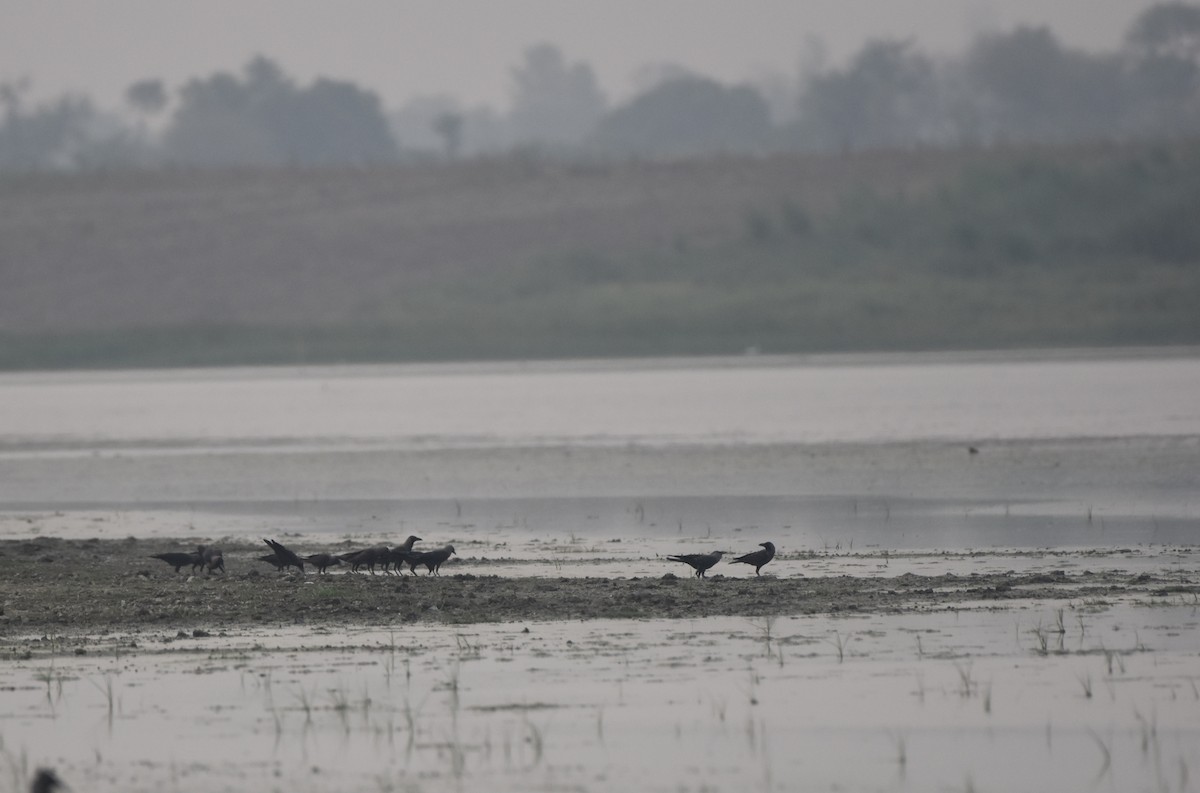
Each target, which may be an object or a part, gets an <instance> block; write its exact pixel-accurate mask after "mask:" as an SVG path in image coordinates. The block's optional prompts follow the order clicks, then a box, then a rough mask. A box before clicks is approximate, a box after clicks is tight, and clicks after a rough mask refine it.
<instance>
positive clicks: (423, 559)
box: [407, 545, 454, 575]
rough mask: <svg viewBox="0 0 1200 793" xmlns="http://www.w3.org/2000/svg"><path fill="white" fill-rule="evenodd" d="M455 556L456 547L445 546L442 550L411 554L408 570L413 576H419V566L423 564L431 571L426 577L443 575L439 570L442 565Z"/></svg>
mask: <svg viewBox="0 0 1200 793" xmlns="http://www.w3.org/2000/svg"><path fill="white" fill-rule="evenodd" d="M453 555H454V546H453V545H445V546H443V547H441V548H436V549H434V550H432V551H422V552H417V553H410V554H409V555H408V560H407V561H408V569H409V570H410V571H411V572H412V574H413V575H416V574H417V565H419V564H423V565H425V567H426V568H428V569H429V572H428V573H426V575H441V573H440V572H439V571H438V569H439V568H440V567H441V566H442V564H443V563H444V562H445V561H446V560H447V559H449V558H450V557H451V556H453Z"/></svg>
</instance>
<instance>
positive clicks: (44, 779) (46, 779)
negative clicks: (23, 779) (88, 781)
mask: <svg viewBox="0 0 1200 793" xmlns="http://www.w3.org/2000/svg"><path fill="white" fill-rule="evenodd" d="M180 567H183V565H180ZM61 787H65V785H63V782H62V780H61V779H59V778H58V775H57V774H55V773H54V770H53V769H51V768H39V769H38V770H37V773H36V774H34V775H33V781H32V782H30V783H29V793H53V791H55V790H58V789H59V788H61Z"/></svg>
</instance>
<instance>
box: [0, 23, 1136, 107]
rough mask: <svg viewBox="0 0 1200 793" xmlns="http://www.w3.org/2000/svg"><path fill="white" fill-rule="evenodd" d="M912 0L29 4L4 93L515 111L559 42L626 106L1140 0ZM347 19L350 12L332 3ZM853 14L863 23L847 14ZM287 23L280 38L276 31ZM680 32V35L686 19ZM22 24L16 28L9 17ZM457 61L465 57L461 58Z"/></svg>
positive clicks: (1066, 37) (7, 43) (945, 50)
mask: <svg viewBox="0 0 1200 793" xmlns="http://www.w3.org/2000/svg"><path fill="white" fill-rule="evenodd" d="M946 5H947V4H946V3H943V2H938V0H907V1H906V2H902V3H887V4H879V5H877V6H876V7H873V8H872V9H871V11H870V13H862V8H863V7H862V5H861V4H859V5H856V6H855V10H854V11H851V12H846V11H845V10H843V9H841V8H840V4H832V3H806V4H804V8H803V9H798V8H796V7H795V5H794V4H790V3H780V2H764V3H759V4H756V5H755V6H752V7H750V8H746V7H744V6H734V5H732V4H726V3H719V2H718V3H701V4H696V3H688V4H686V6H687V8H686V14H685V13H683V11H684V9H683V7H681V6H680V5H679V3H674V2H666V3H657V4H655V6H654V7H653V8H651V9H645V8H644V7H643V6H640V5H639V6H638V7H637V8H638V11H639V14H638V16H637V17H636V19H637V20H638V24H637V25H630V24H628V20H629V19H630V18H634V16H633V14H632V9H624V10H622V8H621V7H620V6H619V5H618V6H614V5H613V4H605V6H604V7H603V8H604V10H600V9H598V8H587V7H584V8H572V9H570V10H569V11H565V10H563V9H561V8H559V7H558V6H556V5H555V4H554V3H546V2H544V0H526V1H525V2H521V3H515V4H514V3H509V4H505V6H504V9H505V10H506V11H507V13H500V12H498V11H497V10H495V9H492V8H491V7H490V6H489V5H486V4H485V5H481V6H474V7H472V8H471V9H470V11H469V12H468V13H467V15H466V16H467V18H469V19H470V20H472V22H475V23H479V22H486V23H487V24H485V25H483V28H484V30H485V32H484V33H482V34H480V33H475V32H473V31H472V30H470V29H468V28H469V27H470V26H464V25H462V24H461V21H462V19H463V17H464V14H463V12H462V9H461V7H458V6H456V8H455V9H454V10H452V11H449V12H447V11H444V10H442V9H440V8H438V7H434V6H430V5H428V4H425V3H417V4H401V5H397V4H378V3H374V2H360V3H356V4H353V5H352V6H351V7H350V9H349V11H345V10H342V11H335V10H334V8H333V7H332V6H324V5H323V4H319V3H317V4H307V3H288V4H284V5H277V4H275V3H269V2H263V3H256V4H254V5H253V7H250V8H247V7H245V6H243V5H242V4H234V5H232V6H231V5H229V4H224V3H206V4H203V5H202V6H201V5H199V4H197V5H191V6H172V7H170V9H167V8H165V7H158V6H157V5H156V4H153V3H150V4H147V3H144V2H139V1H138V0H126V1H125V2H115V3H105V4H103V5H102V6H92V5H89V4H70V5H69V8H68V9H66V10H67V12H68V13H69V14H70V16H71V17H72V19H73V20H74V23H75V24H73V25H72V26H71V27H70V29H67V28H64V26H63V25H62V24H61V23H62V18H63V11H64V9H63V6H62V4H56V5H55V6H54V7H53V8H49V7H44V6H42V5H40V4H36V5H35V4H30V5H29V6H28V7H27V8H24V9H23V10H22V14H21V17H20V20H19V24H9V25H5V26H3V28H2V29H3V31H4V32H0V53H2V54H0V80H4V81H6V82H9V83H15V82H18V81H21V80H27V81H28V82H29V85H30V90H29V96H30V98H31V100H33V101H45V100H48V99H51V98H54V97H58V96H61V95H64V94H84V95H87V96H89V97H91V98H92V99H93V100H94V101H96V102H97V104H98V105H99V106H100V107H101V108H104V109H115V108H119V107H121V106H122V105H123V104H124V99H123V96H124V93H125V91H126V90H127V88H128V86H129V85H131V84H133V83H135V82H137V81H139V80H146V79H158V80H162V81H163V82H164V83H165V84H166V85H168V86H169V87H171V88H173V89H177V88H178V87H179V86H181V85H182V84H184V83H185V82H186V81H188V80H189V79H193V78H197V77H205V76H208V75H209V74H212V73H215V72H220V71H226V70H228V69H231V68H236V67H240V66H241V65H242V64H244V63H246V62H248V61H250V60H251V59H252V58H254V57H256V56H265V57H268V58H271V59H272V60H275V61H277V62H279V63H280V64H281V65H283V67H284V68H285V69H286V70H287V71H288V72H289V73H290V74H294V75H295V76H296V77H297V78H298V79H299V80H301V81H302V82H306V83H307V82H311V81H314V80H316V79H318V78H320V77H330V78H334V79H338V80H345V81H351V82H355V83H357V84H359V85H362V86H364V87H366V88H368V89H370V90H372V91H373V92H375V93H377V94H378V95H379V96H380V98H381V100H382V102H383V104H384V105H385V106H386V107H388V108H389V109H392V110H396V109H399V108H401V107H403V106H404V105H406V104H408V103H409V102H412V101H414V100H418V99H421V98H423V97H429V96H438V95H447V96H453V97H454V98H455V99H456V100H457V101H459V102H460V103H461V104H462V105H463V106H464V107H475V106H484V105H486V106H488V107H491V108H494V109H497V110H501V111H504V110H506V109H508V107H509V106H510V103H511V101H512V91H513V86H512V80H511V70H512V68H513V67H514V66H515V65H517V64H518V63H519V61H520V58H521V55H522V53H523V52H524V51H525V50H527V49H528V48H529V47H532V46H536V45H538V44H540V43H550V44H553V45H555V46H557V47H559V48H560V49H562V51H563V52H564V53H565V54H567V55H568V56H569V57H570V58H571V59H572V60H578V61H581V62H584V63H587V64H589V66H590V67H591V68H592V69H593V70H594V71H595V74H596V76H597V81H598V83H599V85H600V86H601V88H602V90H603V91H604V92H605V94H606V96H607V97H608V99H609V101H610V103H612V104H618V103H621V102H624V101H628V100H629V99H631V98H632V97H634V96H636V95H637V94H639V93H641V92H643V91H644V90H645V88H646V81H647V79H653V77H652V75H653V74H655V73H656V72H662V71H663V70H664V69H665V70H683V71H688V72H693V73H698V74H703V75H706V76H709V77H711V78H713V79H714V80H717V81H719V82H723V83H727V84H752V85H762V84H764V83H770V82H773V81H774V82H777V81H778V80H780V79H793V80H794V79H796V78H797V77H798V76H799V74H800V72H801V71H802V70H804V69H812V68H814V67H818V68H835V67H840V66H843V65H844V64H845V63H847V62H848V61H849V60H850V59H851V58H852V57H853V56H854V55H855V54H856V53H857V52H858V51H859V50H860V49H861V47H862V46H863V45H864V44H865V43H866V42H868V41H870V40H878V39H897V40H908V41H911V42H912V43H913V44H914V45H915V46H916V47H918V48H920V49H922V50H924V51H928V52H930V53H931V54H933V55H934V56H935V57H943V56H947V55H952V54H955V53H957V52H959V51H961V50H963V49H964V48H965V47H966V46H967V45H968V44H969V42H970V41H971V40H972V39H973V38H975V37H976V36H978V35H979V34H981V33H992V32H1003V31H1006V30H1011V29H1013V28H1015V27H1018V26H1021V25H1028V26H1032V27H1041V26H1046V27H1049V28H1050V29H1051V30H1053V31H1054V33H1055V35H1056V36H1057V37H1058V38H1059V39H1060V40H1061V41H1062V43H1063V45H1064V46H1066V47H1071V48H1079V49H1083V50H1086V51H1096V50H1103V49H1112V48H1113V47H1116V46H1117V45H1118V44H1119V43H1120V39H1121V36H1122V35H1123V34H1124V32H1125V30H1126V28H1127V27H1128V25H1129V23H1130V22H1131V21H1132V20H1133V19H1134V17H1135V16H1136V15H1137V14H1138V13H1140V12H1141V11H1143V10H1144V9H1145V8H1147V7H1150V6H1151V5H1154V3H1153V2H1149V1H1148V0H1121V1H1120V2H1109V3H1105V4H1104V5H1103V7H1100V8H1097V7H1096V4H1095V3H1090V2H1079V1H1078V0H1074V1H1073V2H1066V3H1055V4H1049V5H1050V7H1044V5H1045V4H1037V3H1025V2H1021V3H1004V4H998V3H990V2H984V1H983V0H976V1H975V2H965V3H952V4H950V6H951V8H949V9H947V8H946V7H945V6H946ZM338 8H339V9H345V6H339V7H338ZM856 12H857V13H856ZM281 19H285V20H286V21H287V23H288V24H287V25H286V26H280V25H279V21H280V20H281ZM684 19H686V20H687V24H686V25H681V24H679V22H680V21H681V20H684ZM14 21H15V20H14ZM464 54H465V55H466V56H467V57H464Z"/></svg>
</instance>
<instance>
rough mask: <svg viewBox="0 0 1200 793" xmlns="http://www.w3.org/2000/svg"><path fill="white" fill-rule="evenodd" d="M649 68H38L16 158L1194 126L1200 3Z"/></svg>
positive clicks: (813, 140) (832, 148)
mask: <svg viewBox="0 0 1200 793" xmlns="http://www.w3.org/2000/svg"><path fill="white" fill-rule="evenodd" d="M810 60H813V59H810ZM815 60H816V61H818V62H819V61H820V59H819V58H816V59H815ZM644 76H645V78H646V79H644V80H642V83H643V85H642V90H641V91H640V92H639V93H637V94H636V95H635V96H634V97H632V98H631V99H629V100H628V101H625V102H622V103H620V104H615V105H612V104H610V103H609V101H608V99H607V97H606V95H605V93H604V91H603V90H602V88H601V86H600V85H599V83H598V81H597V79H596V77H595V74H594V72H593V70H592V68H591V67H590V66H589V65H588V64H586V63H583V62H572V61H570V60H568V59H567V58H566V57H565V56H564V55H563V53H562V52H561V51H560V50H559V49H558V48H557V47H556V46H554V45H552V44H539V45H536V46H533V47H530V48H529V49H528V50H526V52H525V53H524V54H523V58H522V61H521V62H520V63H519V64H518V65H517V66H516V67H514V69H513V71H512V98H511V106H510V108H509V109H507V110H506V111H497V110H495V109H493V108H491V107H487V106H480V107H465V106H463V105H462V103H460V102H459V101H458V100H457V99H455V98H454V97H451V96H444V95H441V96H425V97H419V98H416V99H413V100H412V101H411V102H409V103H408V104H407V105H405V106H404V107H402V108H399V109H396V110H395V111H393V112H388V111H387V110H385V108H384V107H383V106H382V104H381V101H380V99H379V97H378V96H377V95H376V94H375V93H374V92H372V91H371V90H369V89H367V88H363V87H360V86H357V85H355V84H353V83H351V82H346V81H340V80H334V79H329V78H319V79H317V80H315V81H314V82H313V83H311V84H309V85H300V84H297V83H296V81H295V80H294V79H292V78H291V77H289V76H288V75H287V74H286V72H285V71H284V69H283V68H282V67H281V66H280V65H278V64H277V63H275V62H274V61H272V60H270V59H269V58H266V57H258V58H255V59H253V60H252V61H251V62H250V63H248V64H247V65H246V66H245V67H244V68H243V69H242V70H241V72H240V73H224V72H222V73H217V74H213V75H211V76H209V77H203V78H200V77H198V78H193V79H191V80H189V81H188V82H186V83H185V84H183V85H182V86H179V87H178V88H177V89H175V90H170V89H168V87H167V86H166V85H164V84H163V83H162V81H161V80H157V79H153V78H151V79H146V80H141V81H138V82H136V83H134V84H133V85H131V86H130V87H129V89H128V91H127V93H126V99H127V105H128V106H127V107H126V108H125V109H124V110H123V111H121V112H120V113H118V112H116V111H104V110H101V109H99V108H97V107H96V106H95V104H94V103H93V102H92V101H91V100H90V99H89V98H87V97H84V96H64V97H61V98H59V99H57V100H53V101H50V102H46V103H43V104H39V105H36V106H30V105H29V103H28V102H27V95H28V89H29V87H30V86H29V83H28V81H15V82H14V81H9V82H4V83H3V84H0V105H2V113H3V117H2V119H0V170H7V171H45V170H77V169H82V170H88V169H111V168H121V167H139V168H147V167H175V166H181V167H205V166H266V167H271V166H282V165H299V166H346V165H350V166H362V165H366V164H372V163H386V162H397V161H402V160H414V159H438V158H455V157H458V156H465V155H478V154H489V153H505V152H510V153H511V152H518V153H529V152H532V153H537V154H542V155H551V156H555V157H563V158H585V159H596V158H610V157H621V158H627V157H644V158H678V157H687V156H694V155H701V156H703V155H711V154H720V153H728V154H758V153H771V152H784V151H811V152H836V151H851V150H861V149H871V148H911V147H918V146H971V145H991V144H995V143H1066V142H1073V141H1082V140H1098V139H1108V140H1129V139H1136V138H1177V137H1184V136H1191V135H1195V134H1197V133H1198V132H1200V5H1195V4H1189V3H1182V2H1171V3H1162V4H1159V5H1155V6H1152V7H1150V8H1149V9H1147V10H1145V11H1144V12H1143V13H1141V14H1140V15H1139V16H1137V17H1136V18H1135V19H1134V20H1133V21H1132V23H1131V24H1130V27H1129V29H1128V30H1127V32H1126V35H1125V37H1124V41H1123V44H1122V45H1121V46H1120V47H1119V48H1118V49H1117V50H1116V51H1112V52H1099V53H1094V52H1087V51H1082V50H1076V49H1072V48H1070V47H1067V46H1065V45H1063V44H1062V43H1061V42H1060V41H1059V40H1058V38H1057V37H1056V36H1055V34H1054V33H1053V32H1052V31H1051V30H1049V29H1047V28H1042V27H1018V28H1016V29H1014V30H1010V31H1006V32H993V33H987V34H983V35H980V36H978V37H977V38H976V39H975V40H974V41H973V43H972V44H971V45H970V46H969V47H968V48H967V50H966V51H965V52H963V53H961V54H959V55H957V56H955V57H951V58H934V57H933V56H931V55H929V54H927V53H926V52H923V51H922V50H921V49H920V48H919V46H918V44H917V43H916V42H914V41H911V40H876V41H871V42H868V43H867V44H866V45H864V47H863V48H862V49H861V51H859V52H858V53H857V55H855V57H853V58H852V59H851V60H850V62H849V63H847V64H845V65H842V66H839V67H836V68H833V67H828V66H824V65H820V64H819V63H817V64H816V65H813V66H810V67H809V68H807V69H806V70H805V71H804V73H803V74H800V75H797V76H795V77H787V78H784V77H779V78H778V79H775V80H767V81H764V82H763V83H762V84H760V85H725V84H722V83H720V82H718V81H716V80H713V79H711V78H709V77H706V76H704V75H701V74H695V73H692V72H689V71H687V70H684V69H682V68H679V67H670V66H668V67H662V66H660V67H657V68H654V69H650V68H648V69H647V70H645V72H644Z"/></svg>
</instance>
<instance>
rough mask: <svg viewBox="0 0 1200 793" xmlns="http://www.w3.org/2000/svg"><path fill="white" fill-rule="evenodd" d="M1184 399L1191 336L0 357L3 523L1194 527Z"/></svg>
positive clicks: (958, 542) (818, 533) (1077, 538)
mask: <svg viewBox="0 0 1200 793" xmlns="http://www.w3.org/2000/svg"><path fill="white" fill-rule="evenodd" d="M1197 393H1200V357H1197V356H1195V355H1193V354H1191V352H1190V351H1186V350H1184V351H1169V350H1168V351H1142V352H1140V353H1136V352H1119V353H1115V352H1114V353H1108V354H1102V353H1089V354H1087V355H1082V356H1078V357H1071V356H1070V355H1067V354H1050V353H1040V354H1038V355H1036V356H1031V355H1028V354H1027V355H1025V356H1021V355H1017V354H1008V355H1002V354H996V355H991V356H974V357H961V356H960V357H955V356H884V357H868V356H844V357H841V358H836V359H804V358H748V359H730V360H699V361H695V360H666V361H656V362H644V361H640V362H634V361H624V362H623V361H607V362H589V363H585V362H565V363H559V364H538V365H522V364H507V365H505V364H490V365H474V366H472V365H446V366H412V367H396V366H391V367H321V368H307V369H225V370H203V371H199V370H197V371H182V372H180V371H168V372H97V373H78V372H77V373H65V374H63V373H55V374H8V375H0V404H2V405H4V408H5V409H4V410H3V411H2V412H0V510H2V511H3V513H4V514H3V515H0V518H3V520H0V532H2V533H3V534H4V535H5V536H20V535H22V534H26V533H30V532H31V531H33V530H35V529H36V530H38V531H42V532H43V533H44V532H51V533H63V534H65V535H66V536H90V535H91V534H100V535H102V536H103V535H109V534H115V535H116V536H121V534H136V535H139V536H144V535H147V534H156V533H161V534H168V535H172V536H176V535H186V534H195V535H201V536H210V537H218V538H219V537H223V536H230V535H235V534H244V533H259V532H263V531H291V532H302V533H309V532H312V533H319V534H345V533H354V534H364V533H365V534H383V535H385V536H390V535H394V534H396V533H401V532H403V533H407V532H408V531H409V530H415V531H417V533H419V534H421V535H422V536H424V535H425V534H434V535H439V537H446V538H448V539H453V538H460V539H461V538H471V537H477V536H479V535H482V536H484V537H485V538H486V537H490V536H493V535H497V534H504V533H506V532H510V531H515V530H521V531H527V532H531V533H533V534H536V535H539V536H543V537H554V536H571V535H583V536H588V537H592V538H595V539H599V538H605V539H611V538H619V537H646V536H667V535H676V536H681V537H685V538H693V539H711V538H713V537H717V538H724V537H728V538H730V539H740V538H739V537H737V536H735V535H736V534H738V533H739V532H742V533H744V534H745V536H747V537H748V536H750V535H754V536H755V537H763V538H766V537H770V538H773V539H775V541H776V542H777V544H780V545H788V546H790V547H792V548H797V549H798V548H801V547H803V548H809V549H812V548H815V547H823V546H841V547H848V546H850V545H851V544H855V545H857V546H858V547H860V548H861V547H884V548H888V547H893V548H925V549H929V548H964V547H1013V546H1017V547H1043V546H1057V547H1062V546H1067V547H1074V546H1086V545H1093V544H1100V545H1113V544H1125V543H1135V544H1136V543H1157V544H1161V543H1174V542H1184V541H1188V540H1189V539H1190V538H1191V537H1192V536H1194V535H1193V532H1194V530H1195V529H1196V527H1197V525H1200V522H1198V521H1200V499H1197V498H1196V496H1195V493H1196V492H1197V491H1198V490H1200V400H1196V399H1195V398H1194V395H1195V394H1197ZM968 447H971V448H974V449H976V451H977V453H971V452H970V451H969V449H968ZM427 539H430V540H434V538H433V537H429V538H427ZM759 541H761V540H759V539H755V540H754V542H753V543H751V547H753V546H754V545H755V544H756V543H757V542H759Z"/></svg>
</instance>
